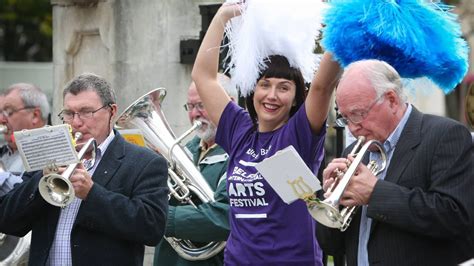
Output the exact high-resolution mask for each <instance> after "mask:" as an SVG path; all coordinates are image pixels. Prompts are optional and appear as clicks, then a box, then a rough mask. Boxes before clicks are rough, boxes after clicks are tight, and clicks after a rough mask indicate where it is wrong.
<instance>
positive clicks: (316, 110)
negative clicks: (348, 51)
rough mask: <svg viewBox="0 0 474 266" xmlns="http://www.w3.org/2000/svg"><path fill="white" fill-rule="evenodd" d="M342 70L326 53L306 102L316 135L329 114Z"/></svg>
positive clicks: (310, 121) (307, 112)
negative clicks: (332, 96)
mask: <svg viewBox="0 0 474 266" xmlns="http://www.w3.org/2000/svg"><path fill="white" fill-rule="evenodd" d="M341 73H342V69H341V67H340V66H339V63H337V62H336V61H335V60H333V58H332V55H331V54H330V53H329V52H325V53H324V55H323V58H322V60H321V64H320V65H319V69H318V71H317V72H316V73H315V74H314V77H313V80H312V82H311V87H310V89H309V92H308V96H307V97H306V100H305V106H306V114H307V116H308V120H309V123H310V124H311V128H312V129H313V132H314V133H319V132H320V131H321V128H322V127H323V126H324V124H323V123H324V122H325V121H326V118H327V116H328V113H329V106H330V104H329V101H330V100H331V95H332V92H333V91H334V88H335V87H336V85H337V82H338V80H339V77H340V75H341Z"/></svg>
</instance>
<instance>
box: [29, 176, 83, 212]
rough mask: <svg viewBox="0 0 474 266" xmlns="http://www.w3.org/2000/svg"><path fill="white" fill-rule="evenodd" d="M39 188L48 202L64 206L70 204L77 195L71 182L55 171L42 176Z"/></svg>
mask: <svg viewBox="0 0 474 266" xmlns="http://www.w3.org/2000/svg"><path fill="white" fill-rule="evenodd" d="M38 189H39V192H40V194H41V196H42V197H43V199H44V200H46V202H48V203H49V204H51V205H54V206H58V207H62V208H63V207H65V206H67V205H69V204H70V203H71V202H72V201H73V200H74V197H75V193H74V189H73V187H72V184H71V182H70V181H69V180H68V179H66V178H64V177H63V176H61V175H58V174H55V173H51V174H48V175H45V176H44V177H43V178H41V180H40V182H39V184H38Z"/></svg>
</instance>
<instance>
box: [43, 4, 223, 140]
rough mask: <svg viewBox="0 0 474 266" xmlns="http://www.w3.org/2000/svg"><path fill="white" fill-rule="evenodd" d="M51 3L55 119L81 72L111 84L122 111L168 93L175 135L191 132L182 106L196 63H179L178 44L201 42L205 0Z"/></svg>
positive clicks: (168, 112) (169, 116) (166, 104)
mask: <svg viewBox="0 0 474 266" xmlns="http://www.w3.org/2000/svg"><path fill="white" fill-rule="evenodd" d="M218 2H219V1H218ZM220 2H222V1H220ZM51 3H52V5H53V29H54V35H53V44H54V45H53V64H54V96H53V114H54V115H53V116H54V118H55V119H56V116H55V114H57V113H58V112H59V111H60V110H61V108H62V89H63V87H64V85H65V84H66V83H67V81H69V80H70V79H72V78H73V77H74V76H76V75H78V74H80V73H83V72H94V73H96V74H99V75H101V76H104V77H105V78H107V79H108V80H109V81H110V82H111V83H112V86H113V87H114V88H115V90H116V92H117V95H118V99H117V100H118V105H119V111H120V112H121V111H123V110H124V109H125V108H126V107H127V106H128V105H129V104H131V103H132V102H133V101H135V100H136V99H137V98H138V97H139V96H141V95H143V94H145V93H147V92H148V91H150V90H151V89H153V88H157V87H164V88H166V89H167V90H168V95H167V97H166V99H165V101H164V103H163V110H164V112H165V115H166V117H167V119H168V122H169V123H170V125H171V127H172V128H173V129H174V130H175V132H176V133H177V134H181V133H182V132H184V131H185V130H186V129H187V128H188V127H189V121H188V118H187V115H186V112H185V111H184V109H183V108H182V106H183V104H184V103H185V101H186V91H187V88H188V85H189V83H190V80H191V70H192V64H190V63H186V64H183V63H180V41H181V40H184V39H190V38H192V39H199V34H200V31H201V15H200V14H199V5H201V4H203V3H204V1H202V0H180V1H175V0H160V1H155V0H140V1H130V0H51ZM54 122H56V123H58V122H59V121H58V120H57V119H56V120H55V121H54Z"/></svg>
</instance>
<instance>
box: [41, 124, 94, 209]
mask: <svg viewBox="0 0 474 266" xmlns="http://www.w3.org/2000/svg"><path fill="white" fill-rule="evenodd" d="M74 137H75V140H76V141H77V140H79V139H80V138H81V137H82V134H81V133H80V132H76V134H75V136H74ZM94 143H95V140H94V139H93V138H91V139H89V140H88V141H87V142H86V143H85V144H84V145H83V146H82V148H81V150H80V151H79V153H78V157H79V160H82V159H83V157H84V155H85V154H86V153H87V151H88V150H89V148H90V147H91V146H92V145H94ZM78 164H79V163H73V164H70V165H69V166H68V167H67V168H66V170H64V172H63V173H62V174H61V175H59V174H57V173H54V172H53V173H49V174H46V175H44V176H43V177H42V178H41V179H40V181H39V184H38V189H39V192H40V194H41V196H42V197H43V199H44V200H46V202H48V203H49V204H51V205H54V206H58V207H61V208H64V207H66V206H67V205H69V204H71V202H72V201H73V200H74V198H75V192H74V188H73V186H72V183H71V181H69V178H70V177H71V176H72V174H73V173H74V170H75V169H76V167H77V165H78Z"/></svg>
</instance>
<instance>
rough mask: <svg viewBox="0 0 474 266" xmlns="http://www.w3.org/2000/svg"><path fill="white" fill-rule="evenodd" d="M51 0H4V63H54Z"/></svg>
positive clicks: (0, 17)
mask: <svg viewBox="0 0 474 266" xmlns="http://www.w3.org/2000/svg"><path fill="white" fill-rule="evenodd" d="M52 36H53V29H52V6H51V4H50V0H0V60H4V61H39V62H48V61H51V60H52Z"/></svg>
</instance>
